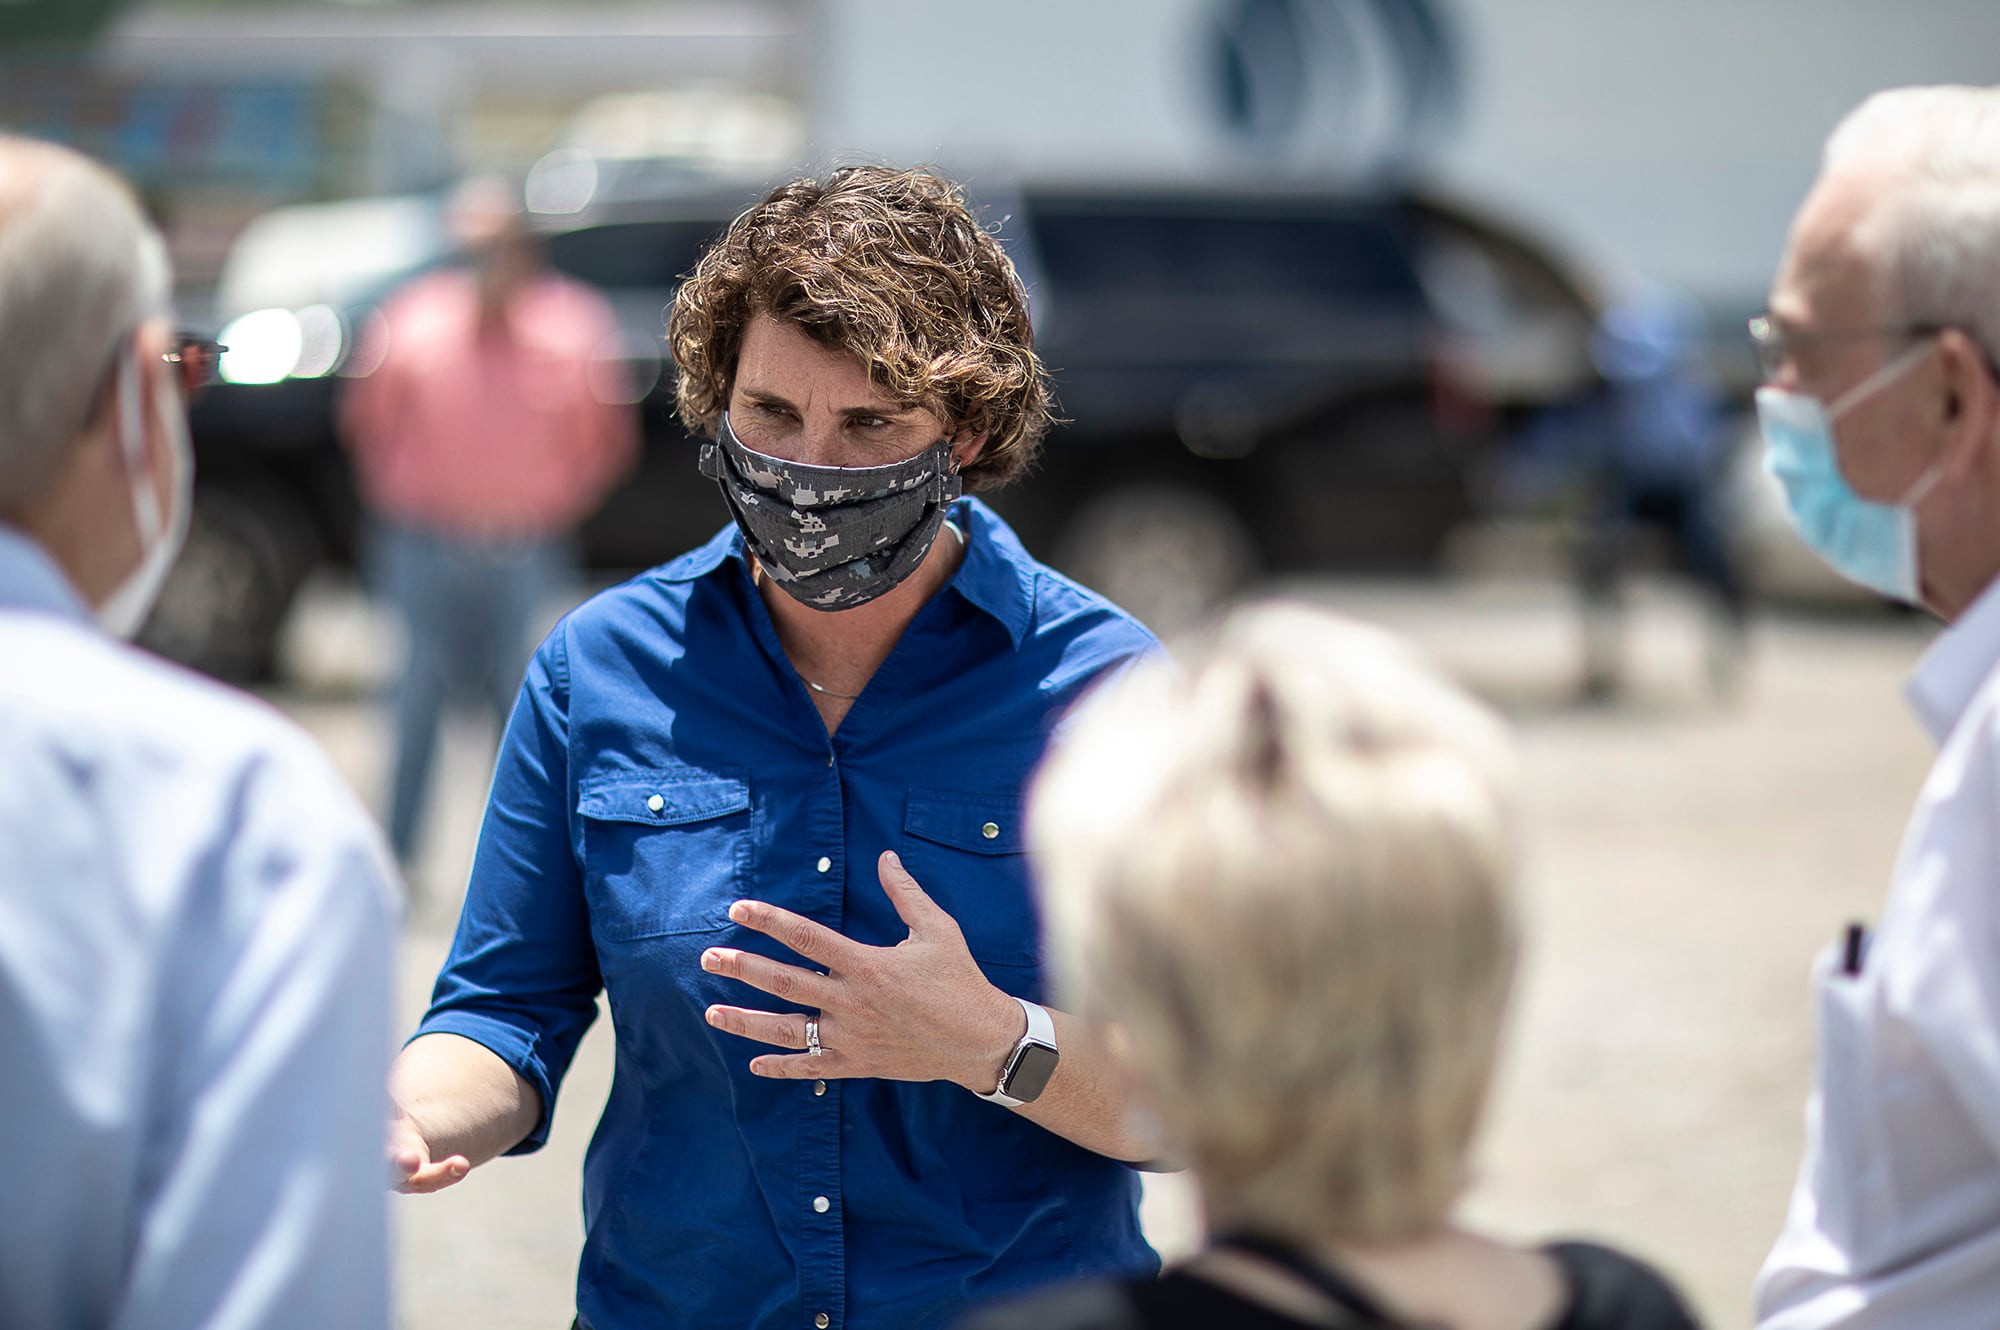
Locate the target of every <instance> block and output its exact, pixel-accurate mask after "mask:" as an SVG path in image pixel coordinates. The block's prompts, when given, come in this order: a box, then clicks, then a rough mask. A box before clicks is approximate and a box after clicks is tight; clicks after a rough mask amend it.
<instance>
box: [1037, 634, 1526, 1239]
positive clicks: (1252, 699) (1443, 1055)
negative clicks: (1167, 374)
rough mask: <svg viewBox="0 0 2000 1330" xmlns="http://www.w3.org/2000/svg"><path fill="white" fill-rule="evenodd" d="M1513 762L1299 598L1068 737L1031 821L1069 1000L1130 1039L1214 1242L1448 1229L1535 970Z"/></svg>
mask: <svg viewBox="0 0 2000 1330" xmlns="http://www.w3.org/2000/svg"><path fill="white" fill-rule="evenodd" d="M1509 754H1510V749H1509V745H1508V743H1507V740H1506V736H1505V734H1504V732H1503V731H1502V729H1501V726H1500V724H1499V723H1498V721H1496V720H1495V719H1494V717H1493V716H1492V715H1491V714H1490V713H1489V712H1488V711H1486V710H1485V709H1484V708H1483V707H1482V706H1480V705H1479V704H1477V703H1475V702H1473V701H1472V700H1471V699H1470V698H1468V697H1467V696H1465V695H1464V694H1463V693H1461V692H1460V691H1458V690H1457V689H1456V688H1454V687H1453V686H1452V685H1450V684H1449V683H1447V682H1445V681H1444V680H1442V679H1441V678H1440V677H1439V676H1438V675H1436V674H1434V673H1433V672H1431V671H1430V670H1429V669H1428V668H1426V667H1425V666H1424V665H1423V664H1422V663H1421V662H1420V660H1419V659H1418V658H1417V657H1416V656H1415V655H1414V654H1412V652H1411V651H1410V650H1409V649H1408V648H1406V647H1405V646H1403V645H1402V644H1401V643H1400V642H1399V641H1397V640H1396V639H1393V638H1390V637H1388V636H1387V635H1385V634H1382V633H1379V632H1376V631H1374V630H1370V629H1367V628H1364V627H1362V626H1360V625H1358V624H1354V623H1351V622H1348V621H1345V620H1342V619H1339V618H1337V617H1336V616H1333V615H1331V614H1328V613H1326V612H1323V611H1319V610H1315V609H1311V608H1308V607H1304V606H1300V605H1289V604H1282V603H1280V604H1271V605H1266V606H1262V607H1256V608H1251V609H1247V610H1243V611H1240V612H1238V613H1237V614H1235V615H1233V616H1232V617H1231V618H1229V619H1228V620H1227V621H1226V622H1225V623H1223V624H1222V625H1221V627H1220V628H1219V630H1217V631H1216V632H1215V633H1214V634H1213V635H1211V636H1209V637H1207V638H1206V639H1203V640H1200V641H1199V642H1197V643H1195V644H1194V645H1192V646H1191V647H1189V648H1188V649H1187V650H1185V651H1182V652H1178V653H1176V657H1175V658H1174V659H1173V660H1167V659H1159V660H1155V661H1153V662H1150V663H1147V664H1144V665H1141V666H1140V667H1138V668H1137V669H1135V670H1134V671H1133V672H1132V673H1131V674H1129V675H1128V676H1126V677H1125V678H1123V679H1121V680H1119V681H1117V682H1116V683H1114V684H1112V685H1111V686H1109V687H1107V688H1104V689H1101V690H1100V691H1099V692H1097V693H1096V694H1094V695H1093V696H1092V697H1091V698H1090V700H1089V701H1088V702H1087V703H1086V704H1085V705H1084V706H1083V707H1082V709H1081V711H1080V712H1079V714H1078V715H1077V716H1075V717H1074V718H1073V721H1072V724H1071V726H1070V727H1069V728H1068V729H1067V730H1066V732H1065V734H1064V736H1063V738H1062V739H1061V740H1060V741H1059V742H1058V745H1057V747H1056V749H1055V750H1054V752H1053V754H1052V756H1051V757H1050V759H1049V760H1048V762H1047V764H1046V766H1045V768H1044V769H1043V771H1042V772H1041V774H1040V775H1039V776H1038V778H1037V780H1036V784H1035V789H1034V793H1033V799H1032V808H1031V812H1030V820H1029V834H1030V838H1031V847H1032V850H1033V852H1034V855H1035V865H1036V868H1037V870H1038V873H1039V890H1040V902H1041V908H1042V911H1043V916H1044V920H1045V926H1046V928H1047V931H1048V934H1049V942H1050V952H1051V958H1052V964H1053V966H1054V969H1055V977H1056V982H1057V986H1058V990H1059V992H1060V993H1061V994H1062V996H1063V998H1064V1000H1065V1001H1066V1002H1067V1003H1069V1004H1071V1005H1073V1006H1074V1007H1076V1008H1077V1009H1078V1010H1079V1011H1081V1012H1082V1013H1083V1014H1084V1015H1085V1016H1086V1017H1087V1018H1090V1019H1093V1020H1096V1021H1102V1022H1106V1023H1108V1024H1110V1025H1112V1026H1115V1027H1116V1028H1117V1030H1118V1032H1119V1035H1120V1037H1121V1038H1122V1039H1123V1040H1124V1041H1125V1044H1126V1047H1127V1051H1128V1053H1129V1059H1130V1065H1131V1067H1132V1068H1133V1073H1132V1074H1133V1075H1134V1077H1135V1078H1136V1079H1137V1081H1138V1086H1137V1088H1138V1090H1139V1091H1140V1099H1141V1102H1142V1103H1144V1104H1145V1105H1146V1106H1147V1107H1148V1108H1149V1109H1150V1111H1151V1113H1152V1114H1153V1115H1154V1116H1156V1117H1157V1119H1158V1124H1159V1128H1160V1131H1161V1133H1162V1135H1163V1137H1164V1140H1163V1141H1162V1144H1163V1146H1164V1147H1165V1148H1166V1149H1167V1150H1168V1151H1169V1152H1170V1154H1171V1155H1172V1156H1173V1157H1174V1158H1176V1159H1177V1160H1178V1161H1180V1162H1183V1163H1185V1164H1187V1165H1189V1166H1190V1167H1192V1168H1193V1170H1194V1172H1195V1174H1196V1176H1197V1177H1198V1178H1199V1179H1200V1182H1201V1187H1202V1192H1203V1195H1204V1198H1205V1201H1206V1203H1207V1205H1208V1208H1209V1213H1210V1220H1211V1223H1212V1224H1215V1225H1218V1226H1236V1227H1246V1228H1252V1229H1257V1230H1261V1231H1264V1232H1267V1233H1270V1234H1273V1235H1276V1236H1280V1237H1292V1238H1295V1239H1315V1240H1319V1239H1328V1238H1332V1239H1335V1240H1352V1241H1394V1240H1396V1239H1398V1238H1401V1237H1406V1236H1409V1235H1411V1234H1414V1233H1416V1232H1418V1231H1421V1230H1423V1229H1425V1228H1427V1227H1429V1226H1431V1225H1433V1224H1435V1223H1437V1222H1438V1221H1440V1220H1441V1219H1443V1218H1444V1217H1445V1215H1446V1214H1447V1213H1448V1212H1449V1210H1450V1208H1451V1206H1452V1204H1453V1202H1454V1200H1455V1198H1456V1197H1457V1195H1458V1194H1459V1192H1460V1191H1461V1189H1462V1187H1463V1185H1464V1181H1465V1171H1466V1156H1467V1152H1468V1150H1469V1147H1470V1143H1471V1139H1472V1135H1473V1130H1474V1127H1475V1125H1476V1122H1477V1119H1478V1117H1479V1112H1480V1108H1481V1105H1482V1102H1483V1100H1484V1096H1485V1092H1486V1087H1487V1084H1488V1082H1489V1080H1490V1077H1491V1072H1492V1066H1493V1059H1494V1053H1495V1046H1496V1043H1497V1040H1498V1036H1499V1030H1500V1024H1501V1015H1502V1011H1503V1008H1504V1006H1505V1003H1506V997H1507V992H1508V988H1509V985H1510V981H1511V978H1512V974H1513V968H1514V958H1515V950H1516V943H1515V932H1514V924H1513V918H1512V913H1511V908H1510V904H1509V895H1510V885H1511V880H1512V875H1513V826H1512V823H1513V816H1512V813H1511V807H1510V799H1511V796H1510V793H1509V791H1510V785H1511V781H1510V774H1509V773H1510V771H1511V758H1510V755H1509Z"/></svg>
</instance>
